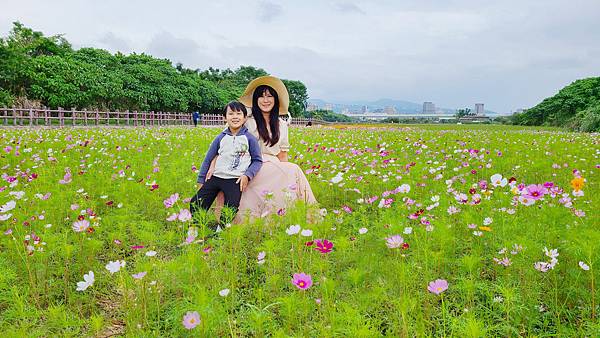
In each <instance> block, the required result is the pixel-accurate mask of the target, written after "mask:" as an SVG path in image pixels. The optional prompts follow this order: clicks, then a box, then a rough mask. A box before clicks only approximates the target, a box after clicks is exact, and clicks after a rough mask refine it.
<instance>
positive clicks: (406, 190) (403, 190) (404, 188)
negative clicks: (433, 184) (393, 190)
mask: <svg viewBox="0 0 600 338" xmlns="http://www.w3.org/2000/svg"><path fill="white" fill-rule="evenodd" d="M398 191H399V192H401V193H403V194H407V193H409V192H410V185H408V184H406V183H405V184H402V185H401V186H399V187H398Z"/></svg>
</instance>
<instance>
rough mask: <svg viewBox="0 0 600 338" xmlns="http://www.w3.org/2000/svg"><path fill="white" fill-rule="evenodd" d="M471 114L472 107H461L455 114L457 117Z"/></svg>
mask: <svg viewBox="0 0 600 338" xmlns="http://www.w3.org/2000/svg"><path fill="white" fill-rule="evenodd" d="M469 115H471V108H464V109H459V110H457V111H456V114H454V116H456V118H457V119H460V118H461V117H465V116H469Z"/></svg>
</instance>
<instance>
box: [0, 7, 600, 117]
mask: <svg viewBox="0 0 600 338" xmlns="http://www.w3.org/2000/svg"><path fill="white" fill-rule="evenodd" d="M61 1H62V3H63V6H53V5H51V4H49V3H48V2H47V1H45V0H28V1H25V2H23V1H21V2H19V1H9V2H7V4H6V6H3V7H2V11H0V35H6V34H8V31H9V30H10V27H11V26H12V24H11V22H12V21H16V20H18V21H21V22H23V23H24V24H26V25H27V26H28V27H31V28H33V29H34V30H39V31H42V32H44V34H46V35H54V34H63V33H64V34H65V37H66V38H67V39H68V40H69V41H70V42H71V43H72V44H73V46H75V47H78V46H90V47H94V46H97V47H99V48H106V49H109V50H112V51H114V50H128V52H138V53H139V52H147V53H149V54H151V55H153V56H155V57H160V58H168V59H170V60H172V61H173V63H176V62H181V63H183V64H184V66H185V67H187V68H201V69H206V68H208V67H210V66H212V67H216V68H220V69H223V68H236V67H238V66H240V65H252V66H256V67H261V68H264V69H265V70H267V71H268V72H270V73H272V74H274V75H278V76H281V77H284V78H288V79H297V80H300V81H302V82H304V83H305V84H306V85H307V87H308V91H309V95H310V96H311V97H313V98H322V99H326V100H340V101H342V100H343V101H351V100H377V99H379V98H381V97H390V98H395V99H405V100H410V101H415V102H420V101H434V102H435V103H436V105H437V106H440V107H449V108H453V107H464V106H471V105H472V103H474V102H475V101H483V102H484V103H485V104H486V108H489V109H491V110H495V111H510V110H514V109H516V108H520V107H530V106H532V105H535V104H537V103H539V102H540V101H541V100H542V99H544V98H545V97H547V96H549V95H553V94H554V93H556V92H557V91H558V90H559V89H560V88H561V87H562V86H564V85H567V84H569V83H570V82H572V81H573V80H575V79H577V78H582V77H588V76H598V75H600V74H599V73H600V71H599V70H600V46H598V44H597V43H596V44H595V43H593V42H595V41H600V22H599V21H598V14H597V13H599V12H600V2H599V1H589V0H571V2H570V3H566V2H565V1H564V0H545V1H522V0H504V1H481V0H403V1H359V0H332V1H321V0H304V1H288V2H285V4H284V3H283V2H277V1H275V0H258V1H244V0H223V1H212V2H191V1H190V2H188V3H186V4H185V5H179V6H178V5H165V3H164V1H159V0H146V1H145V2H144V5H143V6H140V5H139V3H138V2H135V1H133V2H118V1H117V0H105V1H102V2H98V1H95V2H90V1H86V2H83V1H78V0H61ZM115 6H118V8H119V11H115V10H114V8H115ZM34 9H35V10H34ZM315 22H316V23H318V24H315ZM266 27H267V28H268V30H266V29H265V28H266ZM99 32H100V33H99Z"/></svg>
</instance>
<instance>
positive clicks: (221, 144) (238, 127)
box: [190, 101, 262, 216]
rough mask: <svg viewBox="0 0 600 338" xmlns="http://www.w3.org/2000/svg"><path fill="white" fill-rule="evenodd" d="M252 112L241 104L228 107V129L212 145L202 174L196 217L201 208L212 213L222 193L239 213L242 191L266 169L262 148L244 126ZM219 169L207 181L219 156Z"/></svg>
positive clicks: (193, 207) (194, 201) (192, 205)
mask: <svg viewBox="0 0 600 338" xmlns="http://www.w3.org/2000/svg"><path fill="white" fill-rule="evenodd" d="M247 116H248V111H247V110H246V107H245V106H244V105H243V104H242V103H240V102H237V101H232V102H229V103H228V104H227V105H226V106H225V121H226V122H227V129H225V130H223V132H222V133H221V134H219V135H218V136H217V137H216V138H215V140H214V141H213V142H212V143H211V145H210V148H209V149H208V152H207V153H206V157H205V158H204V161H203V162H202V167H201V168H200V173H199V174H198V185H199V188H200V190H198V193H196V195H195V196H194V197H193V198H192V200H191V201H190V211H191V212H192V216H193V215H194V212H196V211H197V210H198V208H202V209H204V210H208V209H209V208H210V206H211V204H212V203H213V202H214V200H215V198H216V197H217V194H218V193H219V191H222V192H223V194H224V195H225V206H226V207H229V208H232V209H233V210H234V211H235V212H237V209H238V207H239V206H240V199H241V198H242V192H243V191H244V190H246V186H247V185H248V182H249V181H250V180H251V179H252V178H253V177H254V176H255V175H256V173H258V170H259V169H260V167H261V166H262V157H261V153H260V146H259V145H258V141H257V140H256V138H255V137H254V136H253V135H252V134H250V132H248V129H247V128H246V127H245V126H244V123H245V122H246V118H247ZM217 155H219V156H218V157H217V160H216V163H215V170H214V172H213V174H212V176H211V177H210V178H209V179H208V180H206V173H207V172H208V168H209V167H210V163H211V161H212V160H213V159H214V158H215V156H217Z"/></svg>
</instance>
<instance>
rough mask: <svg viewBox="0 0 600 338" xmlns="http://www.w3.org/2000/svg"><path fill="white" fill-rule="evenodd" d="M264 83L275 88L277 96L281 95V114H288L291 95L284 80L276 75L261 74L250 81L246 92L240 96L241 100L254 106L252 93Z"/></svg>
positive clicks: (248, 105)
mask: <svg viewBox="0 0 600 338" xmlns="http://www.w3.org/2000/svg"><path fill="white" fill-rule="evenodd" d="M262 85H266V86H269V87H271V88H273V89H275V91H276V92H277V96H279V115H288V107H289V105H290V95H289V94H288V91H287V88H286V87H285V85H284V84H283V81H281V80H280V79H278V78H276V77H274V76H270V75H266V76H261V77H257V78H256V79H254V80H252V81H250V83H248V86H246V90H244V94H242V96H241V97H240V102H241V103H243V104H244V105H245V106H246V107H252V95H253V94H254V90H255V89H256V87H258V86H262Z"/></svg>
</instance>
